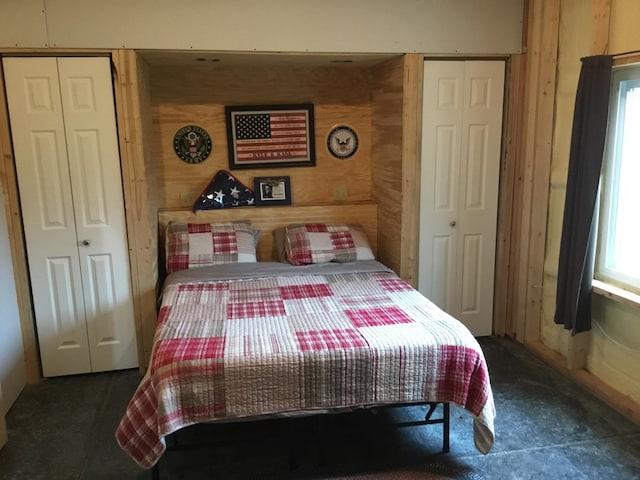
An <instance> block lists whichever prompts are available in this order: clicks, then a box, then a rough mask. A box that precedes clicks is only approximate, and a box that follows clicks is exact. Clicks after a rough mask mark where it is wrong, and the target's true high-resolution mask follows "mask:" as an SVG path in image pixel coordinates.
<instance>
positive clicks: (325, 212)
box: [158, 203, 378, 265]
mask: <svg viewBox="0 0 640 480" xmlns="http://www.w3.org/2000/svg"><path fill="white" fill-rule="evenodd" d="M237 220H251V223H252V224H253V226H254V227H255V228H257V229H258V230H260V232H261V234H260V241H259V242H258V247H257V249H256V250H257V254H258V261H268V260H276V259H277V257H276V253H275V246H274V242H273V231H274V230H275V229H278V228H282V227H284V226H286V225H288V224H290V223H314V222H343V223H359V224H360V225H362V227H363V228H364V230H365V232H366V233H367V237H368V239H369V243H370V244H371V249H372V250H373V253H374V254H375V255H376V256H377V252H378V249H377V247H378V206H377V204H375V203H353V204H340V205H289V206H278V207H237V208H226V209H220V210H200V211H198V212H195V213H194V212H192V211H191V210H175V209H170V210H160V211H158V230H159V232H158V254H159V262H160V265H164V235H165V230H166V227H167V224H168V223H169V222H171V221H174V222H183V223H187V222H189V223H214V222H229V221H237Z"/></svg>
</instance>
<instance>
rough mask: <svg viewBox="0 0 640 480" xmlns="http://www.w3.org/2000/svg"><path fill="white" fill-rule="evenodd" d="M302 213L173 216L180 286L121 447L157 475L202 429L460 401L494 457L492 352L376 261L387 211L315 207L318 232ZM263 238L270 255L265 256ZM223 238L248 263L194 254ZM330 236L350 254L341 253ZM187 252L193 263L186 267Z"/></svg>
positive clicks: (161, 324)
mask: <svg viewBox="0 0 640 480" xmlns="http://www.w3.org/2000/svg"><path fill="white" fill-rule="evenodd" d="M345 207H346V206H345ZM273 208H276V209H284V208H285V207H273ZM296 208H298V209H300V208H301V207H295V208H294V207H291V209H290V210H278V212H282V214H280V215H278V216H276V217H273V218H274V219H275V218H277V220H269V221H267V220H265V219H266V218H267V216H265V217H264V218H265V219H263V220H262V221H260V220H258V221H256V222H255V223H256V224H258V225H260V228H261V229H262V230H258V229H257V228H256V226H255V225H254V224H253V223H251V222H249V220H248V218H247V219H243V218H242V216H243V215H246V216H247V217H249V215H251V213H252V212H253V213H255V210H263V209H238V212H240V210H242V212H244V213H241V214H239V215H233V216H231V217H229V218H227V219H226V220H227V221H222V222H220V220H222V219H223V218H224V217H222V216H220V215H216V216H215V220H216V222H215V224H214V225H211V224H210V223H208V220H205V217H203V216H194V215H195V214H186V213H184V212H168V213H166V214H163V215H161V218H160V221H159V223H160V231H161V232H165V231H166V232H168V233H167V235H168V237H167V238H169V236H170V235H174V236H175V238H178V237H179V238H178V240H176V241H175V242H174V243H173V244H171V242H169V241H166V239H163V240H162V242H161V243H166V244H167V249H166V252H165V255H166V257H167V259H166V262H165V265H167V270H168V272H167V273H168V276H167V278H166V281H165V282H164V285H163V289H162V295H161V302H160V308H159V314H158V326H157V329H156V333H155V337H154V346H153V350H152V354H151V359H150V364H149V368H148V371H147V372H146V374H145V376H144V378H143V379H142V381H141V383H140V385H139V387H138V389H137V390H136V392H135V393H134V396H133V398H132V399H131V401H130V403H129V405H128V406H127V409H126V411H125V413H124V416H123V418H122V420H121V422H120V424H119V426H118V428H117V431H116V439H117V441H118V443H119V445H120V447H121V448H122V449H123V450H124V452H125V453H127V454H128V455H129V456H130V457H131V458H132V459H133V460H135V461H136V462H137V463H138V464H139V465H140V466H141V467H143V468H152V467H154V466H156V467H157V462H158V461H159V459H160V457H161V456H162V454H163V453H164V451H165V449H166V441H165V439H166V438H167V437H168V436H169V435H171V434H172V433H174V432H177V431H178V430H180V429H182V428H185V427H187V426H190V425H194V424H201V423H209V422H216V421H220V422H223V421H224V422H228V421H241V420H247V419H260V418H271V417H274V416H288V415H313V414H327V413H339V412H345V411H351V410H353V409H358V408H367V407H379V406H392V405H406V404H424V403H428V404H432V405H433V404H435V403H443V404H446V405H447V406H448V404H449V403H454V404H457V405H459V406H462V407H464V408H465V409H466V410H467V411H468V412H469V413H470V414H471V415H472V417H473V435H474V441H475V444H476V447H477V448H478V450H479V451H480V452H482V453H487V452H488V451H489V450H490V449H491V447H492V445H493V439H494V431H493V421H494V416H495V408H494V403H493V396H492V391H491V385H490V380H489V374H488V370H487V366H486V362H485V359H484V355H483V353H482V350H481V348H480V346H479V344H478V343H477V341H476V339H475V338H474V337H473V336H472V335H471V333H470V332H469V330H468V329H467V328H466V327H464V325H462V324H461V323H460V322H458V321H457V320H455V319H453V318H452V317H450V316H449V315H447V314H446V313H445V312H443V311H442V310H440V309H439V308H438V307H436V306H435V305H434V304H433V303H431V302H430V301H429V300H427V299H426V298H425V297H424V296H422V295H421V294H420V293H419V292H417V291H416V290H415V289H413V288H412V287H411V286H410V285H409V284H407V283H406V282H404V281H403V280H402V279H400V278H399V277H398V276H397V275H396V274H395V273H394V272H393V271H391V270H390V269H388V268H387V267H385V266H384V265H383V264H381V263H380V262H378V261H376V260H375V240H374V241H373V242H369V243H367V239H368V238H372V235H374V234H375V222H374V223H373V224H371V209H375V206H371V205H367V206H363V207H362V208H361V209H360V208H357V209H355V210H357V211H358V213H354V209H353V207H350V208H345V209H344V210H342V209H339V208H338V209H336V210H331V212H327V211H325V213H318V215H317V216H314V213H313V212H315V210H312V209H307V210H305V212H306V215H307V216H306V217H298V220H299V219H300V218H304V219H305V222H304V223H290V220H293V219H294V218H295V216H296V215H300V214H301V213H302V211H298V210H296ZM317 212H322V209H320V210H317ZM216 213H217V214H219V213H220V212H216ZM289 215H291V216H289ZM212 218H213V217H212ZM374 218H375V217H374ZM230 219H233V221H231V220H230ZM309 219H311V222H309V221H308V220H309ZM345 219H346V221H345ZM337 220H339V221H337ZM196 221H197V225H198V227H194V225H195V224H196ZM362 224H365V225H367V226H366V227H363V226H362ZM176 225H178V226H177V227H176ZM185 225H189V228H190V229H191V230H189V232H187V233H185V231H184V229H185V228H186V227H185ZM203 225H204V226H205V227H203ZM206 225H211V227H212V228H211V230H209V229H208V227H206ZM285 226H286V228H284V227H285ZM280 227H283V228H280ZM172 228H173V229H174V231H172V230H171V229H172ZM202 228H204V230H205V231H201V230H202ZM216 229H218V230H216ZM274 229H275V230H278V231H279V233H278V235H273V233H274V232H273V231H274ZM169 232H172V233H169ZM176 232H178V233H176ZM258 235H259V236H260V240H259V241H258V242H257V244H258V245H260V242H264V243H266V244H267V246H266V247H264V246H263V247H262V250H261V249H260V248H256V251H255V252H251V248H250V247H248V248H246V247H247V245H248V244H251V241H252V240H251V239H253V241H254V242H255V240H256V237H258ZM196 237H197V239H196ZM209 237H213V238H218V241H222V242H223V243H224V244H225V248H227V247H226V245H227V244H228V243H232V244H233V245H235V247H233V248H231V250H234V249H235V250H234V251H235V256H233V255H231V259H229V255H228V252H227V253H226V254H225V255H226V256H227V258H226V261H224V263H221V264H214V265H210V264H209V263H211V262H209V260H210V258H208V257H207V256H206V255H205V256H202V255H194V254H193V248H194V245H196V246H199V248H202V246H203V242H202V238H207V239H208V238H209ZM230 237H232V238H234V239H237V242H236V243H234V242H235V241H236V240H233V241H231V242H229V241H228V238H230ZM171 238H174V237H171ZM186 238H188V239H189V240H188V241H187V240H185V239H186ZM194 239H195V240H194ZM220 239H223V240H220ZM278 239H280V240H278ZM327 239H331V242H333V243H332V245H333V246H334V247H335V246H336V245H338V247H336V248H333V249H332V248H329V249H328V250H329V251H328V250H327V248H326V247H327V242H328V240H327ZM207 241H208V240H207ZM185 242H187V243H188V244H189V245H190V246H191V249H192V252H191V256H190V257H188V260H186V262H187V263H186V264H185V257H184V256H178V258H177V259H176V258H174V257H176V255H175V254H176V252H177V251H178V253H180V254H183V253H184V251H182V250H184V248H187V247H185ZM331 242H329V243H331ZM372 244H373V246H372ZM176 245H179V247H178V248H177V247H176ZM285 247H286V248H285ZM320 247H322V248H320ZM176 248H177V249H176ZM227 250H228V249H227ZM245 250H246V251H245ZM246 255H248V256H246ZM252 255H254V256H253V257H252ZM203 259H204V260H203ZM234 259H235V260H234ZM238 259H241V261H238ZM274 260H275V261H274ZM282 260H286V262H284V261H282ZM291 262H293V263H296V265H292V264H291ZM214 263H215V262H214ZM195 267H197V268H195ZM431 411H432V409H431ZM447 413H448V408H447Z"/></svg>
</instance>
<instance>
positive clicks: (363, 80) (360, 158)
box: [148, 61, 372, 208]
mask: <svg viewBox="0 0 640 480" xmlns="http://www.w3.org/2000/svg"><path fill="white" fill-rule="evenodd" d="M371 83H372V80H371V72H370V70H369V69H367V68H364V69H362V68H357V67H351V66H349V67H336V66H312V67H309V66H295V65H289V64H284V65H280V66H278V65H262V64H260V62H256V65H252V64H251V63H247V64H246V65H230V66H226V65H225V64H224V61H222V62H219V63H212V62H211V63H205V64H194V65H193V67H191V68H189V67H185V68H183V69H176V68H174V67H173V66H162V65H156V64H153V63H152V64H151V71H150V92H151V103H152V106H151V108H152V117H153V136H152V139H151V145H150V148H151V152H152V157H153V167H152V170H150V171H149V172H148V176H152V177H154V181H155V182H156V184H157V190H156V191H155V192H153V193H154V195H156V196H157V199H158V206H159V207H160V208H177V207H190V206H192V205H193V202H194V200H195V199H196V198H197V197H198V196H199V195H200V194H201V192H202V190H203V189H204V188H205V187H206V186H207V185H208V183H209V182H210V180H211V178H212V177H213V176H214V175H215V174H216V173H217V172H218V171H219V170H228V169H229V164H228V153H227V130H226V122H225V115H224V107H225V106H226V105H276V104H294V103H312V104H314V111H315V115H314V119H315V145H316V146H315V150H316V166H315V167H293V168H268V169H247V170H245V169H243V170H233V171H231V173H232V174H233V175H235V176H236V177H237V178H238V179H239V180H240V181H242V182H243V183H245V185H246V186H248V187H249V188H253V177H255V176H267V175H289V176H290V177H291V196H292V201H293V203H294V204H333V203H340V202H362V201H369V200H371V152H372V134H371V117H372V105H371V97H372V89H371ZM190 124H195V125H199V126H200V127H202V128H204V129H205V130H206V131H207V132H209V134H210V135H211V138H212V142H213V150H212V153H211V155H210V157H209V158H208V159H206V160H205V161H204V162H202V163H200V164H196V165H192V164H188V163H185V162H183V161H181V160H180V159H179V158H178V157H177V156H176V154H175V153H174V151H173V147H172V141H173V137H174V135H175V133H176V131H178V130H179V129H180V128H182V127H183V126H185V125H190ZM336 124H347V125H350V126H352V127H353V128H354V129H355V130H356V131H357V133H358V136H359V140H360V147H359V149H358V151H357V153H356V154H355V155H354V156H353V157H351V158H349V159H346V160H339V159H336V158H334V157H332V156H331V155H330V154H329V152H328V151H327V148H326V138H327V134H328V132H329V131H330V130H331V128H332V127H333V126H335V125H336Z"/></svg>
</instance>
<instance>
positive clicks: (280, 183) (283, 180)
mask: <svg viewBox="0 0 640 480" xmlns="http://www.w3.org/2000/svg"><path fill="white" fill-rule="evenodd" d="M253 194H254V196H255V203H256V205H258V206H266V205H291V179H290V177H288V176H283V177H253Z"/></svg>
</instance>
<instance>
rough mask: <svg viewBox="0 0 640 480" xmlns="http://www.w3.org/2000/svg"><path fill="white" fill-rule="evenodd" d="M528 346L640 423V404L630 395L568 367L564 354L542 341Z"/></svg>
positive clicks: (542, 358)
mask: <svg viewBox="0 0 640 480" xmlns="http://www.w3.org/2000/svg"><path fill="white" fill-rule="evenodd" d="M526 347H527V348H528V349H529V350H530V351H531V352H533V353H534V354H535V355H537V356H538V357H539V358H540V359H541V360H542V361H543V362H545V363H547V364H549V365H551V366H552V367H554V368H555V369H556V370H557V371H559V372H560V373H562V374H563V375H566V376H567V377H569V378H570V379H572V380H573V381H575V382H576V383H578V384H579V385H582V386H583V387H584V388H586V389H587V390H588V391H589V392H592V393H593V394H594V395H595V396H596V397H598V398H599V399H601V400H602V401H603V402H605V403H606V404H608V405H609V406H610V407H612V408H614V409H616V410H617V411H618V412H620V413H621V414H622V415H624V416H626V417H627V418H629V419H630V420H631V421H633V422H634V423H636V424H638V425H640V404H638V403H636V402H634V401H633V400H632V399H631V398H630V397H629V396H627V395H624V394H622V393H620V392H618V391H617V390H616V389H614V388H612V387H610V386H609V385H607V384H606V383H604V382H603V381H602V380H600V379H599V378H598V377H596V376H595V375H593V374H592V373H590V372H588V371H586V370H573V369H571V368H569V367H567V366H566V363H565V358H564V356H562V355H561V354H560V353H558V352H556V351H554V350H552V349H551V348H549V347H547V346H546V345H544V344H543V343H542V342H540V341H536V342H529V343H528V344H527V345H526Z"/></svg>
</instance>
